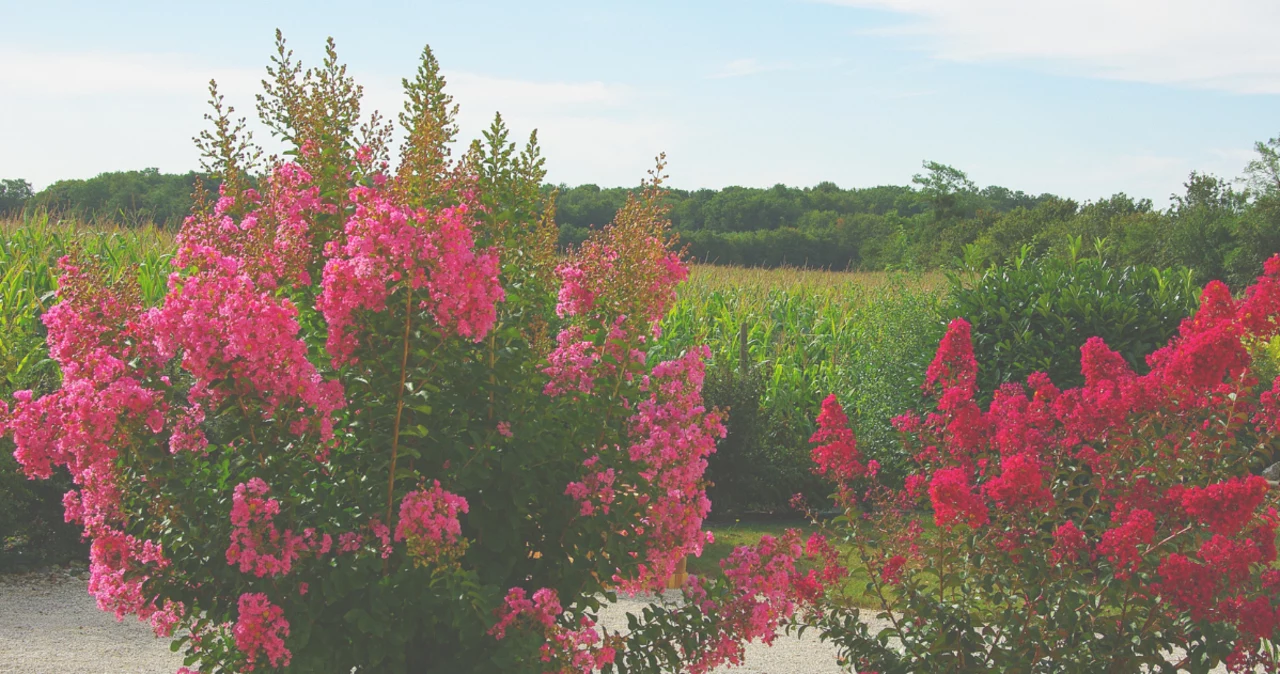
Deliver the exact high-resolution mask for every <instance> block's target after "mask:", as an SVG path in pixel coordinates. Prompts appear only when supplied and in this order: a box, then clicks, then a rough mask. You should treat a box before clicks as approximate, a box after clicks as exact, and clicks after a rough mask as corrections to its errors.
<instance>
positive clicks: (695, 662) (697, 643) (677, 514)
mask: <svg viewBox="0 0 1280 674" xmlns="http://www.w3.org/2000/svg"><path fill="white" fill-rule="evenodd" d="M277 40H278V54H277V56H276V57H274V58H273V61H272V65H271V66H270V67H269V68H268V80H267V81H266V83H265V85H264V86H265V92H264V94H263V95H262V96H261V97H260V98H259V103H258V108H259V114H260V116H261V117H262V119H263V121H264V122H265V123H266V124H267V126H268V127H270V128H271V129H272V130H273V131H274V132H275V133H276V134H277V135H278V136H279V137H280V138H281V139H282V140H284V141H285V142H287V143H288V144H290V145H291V146H292V148H293V150H291V152H290V156H291V159H290V160H288V161H280V160H272V161H269V162H268V165H267V167H266V177H265V178H263V179H262V180H260V181H258V183H257V188H252V187H250V186H249V182H248V179H247V176H248V175H249V174H250V173H251V172H253V171H255V170H256V169H257V166H258V165H257V164H256V162H257V161H258V153H256V152H255V151H254V149H253V146H252V144H251V139H249V138H248V137H247V136H246V135H245V134H244V131H243V128H244V127H243V125H242V123H237V122H235V121H234V120H233V118H232V117H231V114H232V112H233V111H232V110H231V109H230V108H229V107H225V106H224V105H223V103H222V99H221V98H220V97H219V96H218V95H217V91H216V88H215V87H213V86H212V85H211V89H212V93H213V103H214V113H213V114H212V115H211V119H212V120H213V122H214V124H213V129H212V130H211V131H209V132H207V133H206V134H204V135H203V136H202V138H201V147H202V149H203V150H204V151H205V153H206V158H207V160H208V166H207V168H208V169H209V170H210V172H212V173H213V174H215V175H216V176H217V177H218V178H219V179H220V180H221V190H220V193H219V194H218V196H217V197H216V198H214V197H213V196H204V197H202V198H200V199H199V200H198V205H197V207H196V209H195V211H194V212H193V214H192V215H191V216H190V217H189V218H188V219H187V220H186V223H185V224H184V227H183V230H182V232H181V234H180V235H179V237H178V246H177V248H178V252H177V254H176V257H175V266H176V268H177V271H175V272H174V273H173V274H172V275H171V276H170V278H169V291H168V294H167V295H166V296H165V298H164V300H163V302H161V303H160V304H159V305H158V306H156V307H154V308H144V305H143V303H142V302H141V301H140V300H139V297H138V296H137V294H136V292H135V290H136V288H134V287H132V286H130V285H129V284H126V283H119V282H114V279H112V278H111V277H110V276H109V275H108V274H106V273H105V272H104V271H103V270H102V269H100V268H98V267H95V266H93V265H91V264H85V263H84V262H82V261H78V260H76V259H74V258H69V259H66V260H65V261H64V262H63V263H62V276H61V278H60V280H59V288H58V304H57V305H56V306H54V307H53V308H52V309H50V310H49V311H48V312H47V313H46V314H45V316H44V323H45V324H46V325H47V326H48V332H49V336H48V339H49V352H50V355H51V357H52V358H53V359H54V361H56V362H57V363H58V365H59V367H60V369H61V374H62V382H61V387H60V388H58V389H57V390H56V391H54V392H52V393H50V394H48V395H44V396H39V397H37V396H36V395H35V394H33V393H32V392H29V391H27V392H18V393H17V394H15V395H14V397H13V403H12V405H11V406H10V405H4V406H0V424H2V427H3V429H4V431H5V432H6V433H7V434H8V435H9V436H11V437H12V438H13V440H14V442H15V444H16V447H17V452H16V456H17V458H18V460H19V462H20V463H21V464H22V465H23V467H24V469H25V471H26V472H27V474H28V475H30V476H33V477H48V476H49V475H50V473H51V472H52V470H53V469H54V468H55V467H57V466H65V467H66V468H67V469H68V470H69V471H70V473H71V476H72V479H73V480H74V482H75V485H76V488H75V489H74V490H72V491H70V492H68V493H67V494H66V496H65V497H64V499H63V502H64V505H65V509H66V516H67V518H68V519H70V520H73V521H75V522H77V523H79V524H81V525H82V526H83V527H84V532H85V536H86V537H87V538H88V539H89V540H90V541H91V548H90V573H91V580H90V582H89V591H90V593H91V594H92V595H93V596H95V597H96V598H97V601H98V605H99V606H100V608H102V609H103V610H106V611H109V612H113V613H114V614H115V615H116V616H117V617H122V616H124V615H125V614H136V615H137V616H138V618H139V619H141V620H144V621H147V622H149V623H150V624H151V626H152V627H154V628H155V630H156V632H157V634H161V635H168V636H172V637H173V638H174V644H175V648H176V649H180V650H182V651H183V652H184V653H185V654H186V656H187V657H186V665H187V666H186V667H184V668H183V670H182V671H183V672H187V671H201V672H233V671H250V670H252V671H263V670H269V671H274V670H281V669H286V668H293V669H295V670H297V671H304V672H310V671H350V670H351V669H352V668H356V669H357V670H358V671H370V672H372V671H378V672H382V671H388V672H396V671H401V672H403V671H412V672H472V671H495V672H496V671H512V672H530V671H566V672H567V671H574V672H587V671H591V670H592V669H593V668H604V670H605V671H650V670H653V669H656V668H659V667H665V668H666V670H670V669H675V668H679V667H688V668H689V669H691V670H692V671H696V672H700V671H705V670H707V669H708V668H710V667H712V666H714V665H716V664H718V663H720V662H723V661H725V660H734V659H737V658H740V656H741V649H742V642H743V641H744V640H746V639H749V638H756V637H758V638H763V639H766V640H769V639H771V638H772V635H773V631H774V629H775V628H776V627H777V625H778V621H779V620H780V619H781V617H782V616H784V615H789V614H790V612H792V611H794V610H795V607H796V602H797V601H803V602H808V601H812V600H814V599H816V597H817V596H818V594H819V593H820V592H821V586H820V585H818V584H817V581H816V580H811V581H809V582H800V583H797V582H795V581H796V580H799V579H801V578H802V576H801V574H800V573H799V572H798V571H797V570H796V568H795V560H796V558H797V557H799V556H801V555H803V554H805V551H804V550H803V546H801V545H800V544H799V543H798V542H797V541H796V540H794V539H795V536H794V535H791V536H789V537H788V538H787V539H785V540H773V539H767V540H763V541H762V542H761V544H760V545H759V546H757V547H755V548H744V549H742V550H739V551H737V552H735V554H734V556H732V557H731V559H729V560H727V561H726V562H725V568H726V577H727V580H726V582H722V583H719V584H715V585H711V584H706V583H702V582H698V581H694V582H692V583H691V584H690V585H688V586H686V588H685V591H686V592H687V593H689V596H690V598H691V599H693V600H694V601H690V602H689V603H688V604H687V605H686V607H685V608H682V609H678V610H673V609H664V608H661V607H656V608H653V609H650V610H647V611H645V613H644V615H642V616H634V617H632V619H631V626H630V627H631V630H630V632H629V634H628V636H627V637H625V638H624V637H622V636H620V635H619V634H617V633H613V634H602V633H601V632H600V631H598V630H597V629H596V628H595V626H594V615H595V611H596V610H597V609H598V608H599V605H600V604H599V599H600V597H605V598H609V597H612V596H614V592H615V591H617V590H625V591H641V590H653V589H659V588H661V587H662V586H663V585H664V584H665V581H666V579H667V578H668V576H669V575H670V574H671V573H672V572H673V570H674V569H675V568H676V566H677V564H678V562H679V560H680V559H682V558H683V557H685V556H686V555H690V554H695V555H696V554H698V553H699V552H700V551H701V549H702V546H703V544H704V543H705V542H706V541H707V540H709V535H708V534H707V533H705V532H703V531H702V529H701V523H702V520H703V518H704V517H705V516H706V514H707V511H708V507H709V505H708V502H707V499H706V496H705V493H704V490H703V485H702V473H703V470H704V468H705V465H706V457H707V455H708V454H709V453H710V452H712V451H713V450H714V440H715V438H716V437H718V436H719V435H720V434H721V433H722V432H723V431H722V426H721V425H720V422H719V420H718V417H717V415H716V414H715V413H712V412H708V411H707V410H706V409H705V408H704V406H703V404H702V400H701V396H700V386H701V383H702V378H703V359H704V358H705V357H706V351H705V349H691V350H688V351H686V352H685V353H684V354H682V355H680V356H678V357H675V358H672V359H668V360H664V361H662V362H657V363H654V364H652V365H650V364H648V363H646V350H647V345H648V344H649V343H650V341H651V340H652V338H653V336H654V326H655V325H656V322H657V320H658V319H659V318H660V317H661V316H662V314H663V312H664V310H665V308H666V307H667V306H668V305H669V304H670V302H671V301H672V298H673V295H674V291H675V286H676V284H677V283H678V282H679V281H680V280H681V279H683V278H684V277H685V276H686V273H687V272H686V268H685V266H684V265H683V264H682V263H681V261H680V259H679V256H678V255H677V254H676V253H674V252H672V250H671V248H670V243H671V240H670V236H669V234H668V233H667V223H666V220H665V217H664V213H663V210H662V208H661V207H660V191H659V182H660V179H661V168H662V167H661V162H659V168H658V171H657V172H655V173H654V178H653V180H652V181H651V182H650V183H649V184H648V185H647V186H646V189H645V191H644V192H643V193H642V194H641V195H639V196H637V197H636V198H634V199H631V200H629V201H628V202H627V205H626V207H625V208H623V209H622V211H621V212H620V213H619V214H618V216H617V218H616V219H615V222H614V224H613V225H612V226H610V227H608V228H605V229H604V230H602V231H601V232H600V233H598V234H596V235H594V236H593V237H592V238H591V239H589V240H588V241H587V242H586V243H584V244H583V246H582V247H581V248H579V249H577V250H575V251H573V252H572V253H571V254H570V255H569V257H568V258H567V259H565V260H563V261H557V259H556V257H555V255H554V243H555V238H556V233H555V227H554V224H553V222H552V220H551V218H550V217H549V214H550V213H552V212H553V210H552V204H551V203H550V202H546V201H543V200H541V199H540V198H539V192H538V185H539V183H540V181H541V179H542V177H543V171H542V168H541V166H542V160H541V159H540V158H539V155H538V149H537V146H536V144H535V142H534V140H533V139H531V140H530V143H529V145H528V146H527V147H526V148H525V149H524V151H522V152H516V151H515V148H514V146H513V144H511V143H509V142H507V140H506V131H505V129H504V128H503V126H502V125H501V120H500V119H499V120H498V121H496V122H495V124H494V125H493V127H492V128H491V129H490V131H489V132H487V133H486V134H485V138H484V141H483V142H476V143H473V144H472V145H471V147H470V150H469V151H468V152H467V153H466V155H465V156H464V157H463V158H462V159H461V160H460V161H454V160H452V159H451V158H450V156H449V150H448V148H449V144H450V142H451V141H452V140H453V138H454V135H455V133H456V132H455V127H454V124H453V119H454V115H455V112H456V108H455V107H454V106H453V105H452V103H451V99H450V97H449V96H448V95H447V94H446V93H445V92H444V90H443V85H444V81H443V79H442V78H441V77H440V75H439V69H438V66H437V64H436V61H435V60H434V58H433V57H432V56H431V53H430V51H426V52H424V56H423V61H422V65H421V67H420V68H419V71H418V73H417V75H416V77H415V78H414V79H412V80H406V81H405V83H404V84H405V94H406V98H407V102H406V104H405V109H404V113H403V114H402V115H400V118H399V121H400V124H401V126H402V127H403V133H404V137H405V140H404V145H403V147H402V148H401V152H400V155H401V158H402V159H401V163H400V165H399V167H398V168H397V169H396V170H394V171H393V170H391V169H390V168H389V167H388V165H387V162H386V159H385V157H386V156H387V155H388V151H387V142H388V138H389V136H390V126H389V125H388V124H387V123H385V122H383V121H382V119H381V118H380V117H378V116H377V115H372V116H365V117H363V119H365V121H364V122H363V123H361V121H360V120H361V119H362V115H361V110H360V94H361V90H360V88H359V87H358V86H356V85H355V84H354V83H353V82H352V81H351V79H350V78H349V77H348V76H347V75H346V72H345V68H344V67H343V66H341V65H340V64H339V63H338V61H337V57H336V55H335V52H334V49H333V45H332V42H330V44H329V47H328V49H327V51H326V57H325V59H324V62H323V64H322V65H321V66H320V67H318V68H310V69H305V70H304V69H303V67H302V66H301V64H299V63H298V62H297V61H296V59H294V57H293V54H292V52H290V51H288V50H287V48H286V46H285V44H284V41H283V39H282V38H279V37H278V38H277ZM809 578H812V576H809ZM796 588H800V589H799V590H797V589H796ZM801 591H802V592H803V595H798V594H797V592H801ZM188 668H191V669H188Z"/></svg>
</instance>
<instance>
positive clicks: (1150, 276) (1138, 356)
mask: <svg viewBox="0 0 1280 674" xmlns="http://www.w3.org/2000/svg"><path fill="white" fill-rule="evenodd" d="M1078 251H1079V241H1078V240H1077V241H1076V242H1075V245H1073V246H1072V254H1071V255H1069V256H1068V257H1067V258H1065V259H1060V258H1043V259H1039V260H1034V261H1031V260H1028V259H1026V256H1025V254H1024V255H1021V256H1019V257H1017V258H1015V259H1014V260H1013V261H1011V262H1010V263H1009V264H1004V265H991V266H989V267H987V268H986V269H983V270H980V271H979V270H972V269H971V270H969V271H968V272H961V273H957V274H951V275H950V276H949V277H950V282H951V295H950V298H949V300H948V302H947V306H946V308H945V310H944V313H945V316H946V318H948V319H951V318H964V319H966V320H968V321H969V322H970V324H972V326H973V348H974V353H975V355H976V356H977V358H978V362H979V363H981V364H982V366H981V368H980V369H979V372H978V389H979V391H981V392H982V395H983V396H985V397H989V396H990V395H991V393H992V392H994V391H995V389H996V388H997V387H999V386H1000V384H1003V383H1005V382H1010V381H1020V380H1023V379H1025V378H1026V376H1027V375H1029V374H1031V373H1032V372H1046V373H1048V374H1049V376H1050V378H1052V379H1053V381H1054V382H1060V384H1061V385H1062V386H1078V385H1080V384H1081V383H1083V381H1084V380H1083V378H1082V377H1081V375H1080V367H1079V360H1078V358H1079V353H1080V347H1081V346H1083V345H1084V343H1085V341H1086V340H1088V339H1089V338H1090V337H1102V338H1103V339H1104V340H1105V341H1106V342H1107V344H1109V345H1111V347H1112V348H1114V349H1115V350H1116V351H1117V352H1119V353H1120V354H1121V355H1122V356H1124V359H1125V360H1126V361H1128V363H1129V365H1130V366H1131V367H1133V368H1134V369H1135V370H1136V371H1138V372H1145V371H1146V369H1147V365H1146V361H1145V358H1146V356H1147V354H1149V353H1151V352H1152V351H1154V350H1156V348H1158V347H1159V346H1160V345H1162V344H1164V343H1166V342H1167V341H1168V339H1169V338H1170V337H1171V336H1173V334H1174V333H1175V332H1176V331H1177V329H1178V324H1179V323H1180V322H1181V321H1182V319H1183V318H1186V317H1187V316H1188V315H1190V314H1191V313H1192V312H1193V311H1194V310H1195V309H1196V307H1197V306H1198V303H1199V302H1198V295H1197V288H1196V286H1195V283H1194V278H1193V275H1192V273H1191V271H1190V270H1187V269H1158V268H1156V267H1150V266H1139V267H1119V266H1115V265H1112V264H1109V263H1108V262H1107V261H1106V259H1105V256H1103V257H1091V258H1086V259H1081V258H1080V257H1079V255H1078ZM1024 253H1025V251H1024Z"/></svg>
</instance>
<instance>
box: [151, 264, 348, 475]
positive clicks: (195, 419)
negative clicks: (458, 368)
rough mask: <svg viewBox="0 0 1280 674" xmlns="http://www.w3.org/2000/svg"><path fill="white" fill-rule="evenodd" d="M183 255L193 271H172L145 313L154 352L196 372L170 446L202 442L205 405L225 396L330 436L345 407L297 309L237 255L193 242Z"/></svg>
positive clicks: (323, 437) (338, 386)
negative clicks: (314, 359) (314, 356)
mask: <svg viewBox="0 0 1280 674" xmlns="http://www.w3.org/2000/svg"><path fill="white" fill-rule="evenodd" d="M183 255H184V257H185V258H186V259H187V260H188V262H189V263H190V264H194V265H196V266H197V268H198V270H197V271H196V272H195V273H194V274H192V275H190V276H186V277H183V276H180V275H178V274H174V275H173V276H171V277H170V279H169V287H170V291H169V295H168V296H167V297H166V299H165V303H164V305H163V306H162V307H159V308H157V309H153V310H151V311H149V312H148V313H147V314H146V315H145V316H144V317H143V320H144V321H145V323H146V325H147V328H148V330H149V331H150V334H151V335H152V338H151V340H150V341H149V346H151V347H152V348H153V353H154V354H155V356H156V357H157V358H158V359H159V360H161V361H168V360H170V359H172V358H175V357H177V356H181V358H182V367H183V369H185V370H187V371H188V372H190V373H191V375H192V376H193V377H194V378H195V384H194V385H193V386H192V388H191V392H190V393H189V394H188V400H189V401H190V407H189V408H188V409H187V410H186V411H184V412H183V415H184V417H186V418H187V419H189V420H190V423H184V422H183V421H181V420H180V421H179V430H181V431H183V432H179V433H175V434H174V435H173V436H172V439H171V441H170V446H171V448H172V450H173V451H179V450H180V449H183V448H197V447H202V446H203V445H204V439H203V436H202V435H200V431H199V429H198V424H199V421H201V420H202V419H203V411H202V410H203V409H204V408H206V407H216V406H218V405H220V404H221V403H223V402H224V401H226V400H227V399H230V398H237V399H243V398H248V399H250V400H257V401H260V402H261V405H260V407H261V410H262V416H263V418H264V420H265V419H271V418H273V417H277V416H287V418H288V419H291V421H290V427H291V428H292V430H293V432H294V433H296V434H298V435H302V434H305V433H307V432H310V431H315V432H316V433H317V435H318V437H319V438H320V439H321V440H322V441H327V440H328V439H330V438H331V437H332V436H333V419H332V414H333V412H334V411H336V410H338V409H340V408H341V407H343V406H344V405H345V401H344V399H343V393H342V386H341V384H339V383H338V382H337V381H332V380H330V381H326V380H324V379H323V378H321V376H320V374H319V372H318V371H317V370H316V367H315V365H313V364H312V363H311V361H310V360H309V359H308V358H307V344H306V342H304V341H303V340H302V339H301V338H299V336H298V332H299V326H298V321H297V317H298V311H297V308H296V307H294V306H293V303H291V302H290V301H289V300H288V299H285V298H281V297H277V296H276V295H275V293H274V292H272V291H271V290H270V288H268V287H262V286H260V285H258V284H257V283H256V282H255V281H254V279H253V278H252V275H251V274H250V273H249V271H248V270H247V269H246V268H245V265H244V264H243V263H242V261H241V260H240V259H239V258H233V257H227V256H224V255H222V254H220V253H218V252H217V251H216V250H215V249H213V248H212V247H207V246H202V245H200V244H198V243H196V242H194V241H192V242H190V244H189V247H188V248H185V249H183Z"/></svg>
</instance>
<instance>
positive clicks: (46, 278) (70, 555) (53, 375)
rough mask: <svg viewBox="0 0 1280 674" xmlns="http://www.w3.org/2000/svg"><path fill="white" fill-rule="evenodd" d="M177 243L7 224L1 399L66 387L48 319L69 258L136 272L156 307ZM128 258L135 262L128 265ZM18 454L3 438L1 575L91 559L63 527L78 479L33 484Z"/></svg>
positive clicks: (0, 277)
mask: <svg viewBox="0 0 1280 674" xmlns="http://www.w3.org/2000/svg"><path fill="white" fill-rule="evenodd" d="M170 243H171V241H168V240H165V239H163V238H160V237H154V236H149V235H148V233H147V232H145V231H144V230H125V231H120V232H111V233H98V232H86V231H79V230H76V229H74V228H66V227H59V226H55V225H50V224H49V222H48V220H47V218H43V217H36V216H32V217H27V218H24V219H23V220H22V221H21V224H20V225H18V226H13V227H5V226H0V399H7V398H9V396H10V394H12V393H13V392H14V391H19V390H31V391H34V392H35V394H36V395H44V394H46V393H49V392H51V391H53V390H54V389H56V388H57V387H58V382H59V372H58V367H57V364H56V363H54V362H53V361H51V360H50V359H49V355H48V349H47V347H46V345H45V337H46V334H45V327H44V324H43V323H42V322H41V321H40V318H41V316H42V314H43V312H44V310H45V309H46V308H48V306H50V305H51V304H52V299H53V296H54V291H55V290H56V288H57V260H58V259H59V258H60V257H61V256H62V255H64V254H66V253H67V252H68V251H71V250H75V251H77V252H78V254H80V255H83V256H87V257H90V258H93V259H96V260H101V261H102V262H103V263H104V264H107V265H109V266H111V267H112V268H113V269H115V270H116V273H119V274H121V275H129V276H130V277H131V278H132V277H133V276H134V274H133V272H134V271H136V272H137V274H136V276H137V284H138V286H139V289H140V291H141V292H142V295H143V298H144V301H146V302H152V303H153V302H155V301H157V300H158V299H159V296H160V295H161V294H162V293H163V288H164V273H163V271H167V265H166V264H163V262H164V261H165V260H166V255H165V253H164V252H162V251H163V250H164V249H165V248H166V244H170ZM126 260H128V261H130V262H132V263H134V264H133V265H124V262H125V261H126ZM13 451H14V446H13V443H12V441H11V440H10V439H8V438H3V437H0V503H3V504H4V507H3V508H0V571H3V570H9V569H14V568H30V567H33V566H39V565H43V564H51V563H53V564H61V563H64V562H67V561H70V560H72V559H84V557H85V556H86V554H87V549H86V547H85V546H84V545H83V544H82V543H81V541H80V532H79V530H78V528H77V527H75V526H74V525H71V524H69V523H67V522H64V521H63V508H62V495H63V494H64V493H66V492H67V490H68V489H70V488H71V480H70V476H69V475H68V474H67V472H66V471H58V472H57V473H55V475H54V477H53V478H52V479H50V480H29V479H27V477H26V476H25V475H23V472H22V468H21V466H19V465H18V462H17V460H16V459H15V458H14V456H13Z"/></svg>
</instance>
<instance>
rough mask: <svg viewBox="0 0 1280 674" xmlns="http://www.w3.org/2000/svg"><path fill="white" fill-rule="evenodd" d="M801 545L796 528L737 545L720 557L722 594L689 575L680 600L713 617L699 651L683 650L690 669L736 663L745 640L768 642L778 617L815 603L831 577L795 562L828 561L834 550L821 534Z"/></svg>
mask: <svg viewBox="0 0 1280 674" xmlns="http://www.w3.org/2000/svg"><path fill="white" fill-rule="evenodd" d="M805 548H806V546H805V544H803V543H802V542H801V540H800V533H799V531H798V530H796V529H789V530H787V531H786V532H785V533H784V534H783V535H782V537H781V538H774V537H773V536H770V535H767V534H766V535H764V536H761V538H760V542H759V543H758V544H756V545H754V546H740V547H737V548H735V549H734V550H733V552H731V553H730V554H729V556H728V557H726V558H725V559H724V560H721V562H720V567H721V568H722V569H723V570H724V575H725V582H726V583H727V585H728V588H727V592H712V591H710V589H711V588H708V586H707V585H706V584H705V581H703V580H702V579H701V578H691V579H690V582H689V584H688V585H686V586H685V587H684V588H683V591H684V595H685V600H686V601H687V602H689V603H690V604H692V605H693V606H695V607H697V609H698V610H699V611H700V612H701V613H702V614H703V615H707V616H715V617H716V621H715V625H714V629H713V630H712V631H710V633H707V634H701V635H700V639H699V640H698V650H697V651H696V652H691V653H686V656H687V658H688V660H689V671H690V672H691V673H692V674H703V673H705V672H709V671H711V670H712V669H714V668H716V667H718V666H720V665H724V664H727V665H731V666H732V665H741V664H742V657H743V654H744V652H745V651H744V644H746V643H749V642H752V641H756V640H759V641H761V642H763V643H765V644H772V643H773V641H774V639H775V638H776V637H777V632H778V628H779V626H780V625H781V624H782V622H783V620H785V619H789V618H790V617H791V616H793V615H795V613H796V612H797V610H799V609H800V608H802V607H805V606H808V607H812V606H814V604H815V602H817V600H818V599H820V598H821V597H822V595H823V594H824V592H825V591H826V586H827V585H828V584H829V582H828V581H829V579H831V578H832V577H833V574H832V573H831V571H834V572H835V573H839V572H840V571H842V569H839V568H838V567H832V566H827V567H826V568H824V570H823V571H822V572H819V571H817V570H814V569H810V570H808V571H805V572H801V571H800V570H799V569H797V567H796V563H797V562H798V561H799V560H800V559H802V558H804V557H805V556H806V554H808V555H809V556H817V557H820V558H824V559H826V560H830V559H831V558H832V557H834V551H833V550H832V549H831V548H830V546H829V544H827V543H826V541H825V540H824V539H822V538H821V537H818V538H811V539H810V541H809V545H808V548H809V550H808V553H806V549H805Z"/></svg>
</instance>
